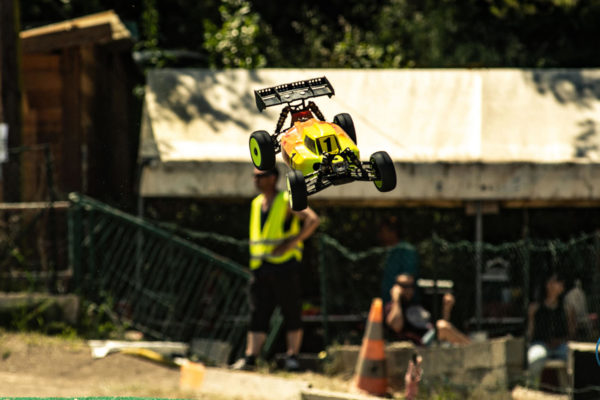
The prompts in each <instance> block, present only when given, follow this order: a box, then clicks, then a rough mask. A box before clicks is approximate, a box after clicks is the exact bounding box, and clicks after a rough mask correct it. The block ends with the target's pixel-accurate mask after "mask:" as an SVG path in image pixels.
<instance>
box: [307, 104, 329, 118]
mask: <svg viewBox="0 0 600 400" xmlns="http://www.w3.org/2000/svg"><path fill="white" fill-rule="evenodd" d="M308 108H310V111H312V112H313V113H315V115H316V116H317V118H319V119H320V120H321V121H325V117H324V116H323V113H321V110H319V107H317V105H316V104H315V103H314V102H312V101H309V102H308Z"/></svg>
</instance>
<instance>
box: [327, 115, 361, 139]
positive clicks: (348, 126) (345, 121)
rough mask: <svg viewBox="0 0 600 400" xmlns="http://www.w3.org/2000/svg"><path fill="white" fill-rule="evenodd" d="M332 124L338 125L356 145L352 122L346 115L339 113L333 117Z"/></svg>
mask: <svg viewBox="0 0 600 400" xmlns="http://www.w3.org/2000/svg"><path fill="white" fill-rule="evenodd" d="M333 123H334V124H336V125H338V126H339V127H340V128H342V129H343V130H344V132H346V133H347V134H348V136H350V139H352V141H353V142H354V144H356V130H355V129H354V121H352V117H351V116H350V114H348V113H341V114H338V115H336V116H335V117H333Z"/></svg>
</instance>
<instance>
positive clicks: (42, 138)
mask: <svg viewBox="0 0 600 400" xmlns="http://www.w3.org/2000/svg"><path fill="white" fill-rule="evenodd" d="M22 65H23V86H24V92H25V96H24V100H23V101H24V124H23V136H22V145H23V146H35V145H38V144H42V143H49V144H50V145H51V148H52V151H53V153H54V156H55V157H58V158H60V157H61V150H62V144H63V143H62V132H63V126H64V125H63V110H62V104H61V103H62V91H63V80H62V77H61V71H60V57H59V56H58V55H55V54H42V53H30V54H24V55H23V64H22ZM21 160H22V169H21V171H22V174H23V175H22V177H23V178H22V190H23V193H22V199H23V201H40V200H47V199H48V193H47V185H46V182H47V178H46V164H45V157H44V152H43V150H41V149H38V150H31V151H26V152H24V153H23V155H22V158H21ZM55 176H56V174H55Z"/></svg>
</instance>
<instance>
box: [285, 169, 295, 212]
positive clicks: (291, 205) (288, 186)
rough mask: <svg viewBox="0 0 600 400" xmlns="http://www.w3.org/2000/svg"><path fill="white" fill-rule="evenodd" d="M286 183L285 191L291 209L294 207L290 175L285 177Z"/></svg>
mask: <svg viewBox="0 0 600 400" xmlns="http://www.w3.org/2000/svg"><path fill="white" fill-rule="evenodd" d="M286 183H287V191H288V194H289V198H290V207H291V208H292V209H293V208H294V196H292V186H291V185H290V177H289V176H288V177H287V179H286Z"/></svg>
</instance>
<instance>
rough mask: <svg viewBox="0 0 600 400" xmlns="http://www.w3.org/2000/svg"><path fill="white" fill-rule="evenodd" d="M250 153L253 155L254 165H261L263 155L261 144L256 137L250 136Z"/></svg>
mask: <svg viewBox="0 0 600 400" xmlns="http://www.w3.org/2000/svg"><path fill="white" fill-rule="evenodd" d="M250 154H251V155H252V162H253V163H254V165H255V166H257V167H260V163H261V162H262V157H261V154H260V146H259V145H258V141H257V140H256V139H255V138H250Z"/></svg>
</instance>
